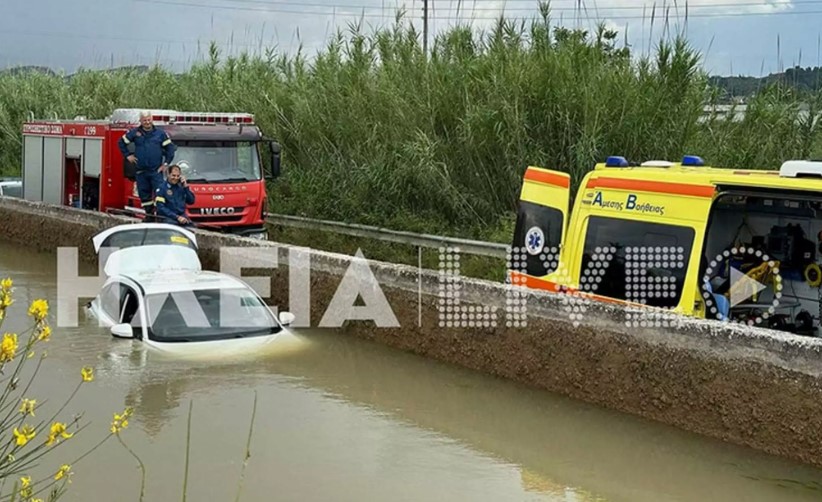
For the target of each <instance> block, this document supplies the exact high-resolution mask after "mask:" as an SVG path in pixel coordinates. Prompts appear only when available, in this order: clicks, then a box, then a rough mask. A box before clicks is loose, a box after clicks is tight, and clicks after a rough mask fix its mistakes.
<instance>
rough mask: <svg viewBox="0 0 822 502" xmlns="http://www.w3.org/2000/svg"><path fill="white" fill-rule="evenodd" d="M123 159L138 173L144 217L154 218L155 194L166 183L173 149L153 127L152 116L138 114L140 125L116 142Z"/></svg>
mask: <svg viewBox="0 0 822 502" xmlns="http://www.w3.org/2000/svg"><path fill="white" fill-rule="evenodd" d="M117 145H118V146H119V147H120V151H121V152H122V153H123V157H125V158H126V160H127V161H128V162H130V163H132V164H135V165H136V167H137V169H136V171H137V175H136V178H137V193H138V195H139V196H140V203H141V204H142V206H143V209H145V210H146V214H147V215H148V214H155V212H156V208H155V206H154V194H155V193H156V192H157V190H158V189H160V188H161V187H162V186H163V184H164V183H165V179H164V178H163V172H164V171H165V169H166V167H167V166H168V164H169V163H170V162H171V161H172V160H173V159H174V152H175V150H176V147H175V145H174V143H172V142H171V138H169V137H168V134H167V133H166V132H165V131H164V130H162V129H160V128H158V127H156V126H155V125H154V122H153V120H152V117H151V113H150V112H147V111H144V112H141V113H140V125H139V126H138V127H135V128H134V129H131V130H130V131H128V132H127V133H125V134H124V135H123V137H122V138H120V141H118V142H117Z"/></svg>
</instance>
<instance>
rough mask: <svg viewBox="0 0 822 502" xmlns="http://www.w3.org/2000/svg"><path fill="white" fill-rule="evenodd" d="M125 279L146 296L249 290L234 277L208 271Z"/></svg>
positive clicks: (169, 272) (158, 273)
mask: <svg viewBox="0 0 822 502" xmlns="http://www.w3.org/2000/svg"><path fill="white" fill-rule="evenodd" d="M125 277H127V278H129V279H131V280H133V281H134V282H136V283H137V284H138V285H139V286H140V287H141V288H143V292H144V294H146V295H153V294H162V293H175V292H178V291H200V290H204V289H237V288H241V289H249V287H248V286H247V285H246V284H245V283H244V282H243V281H241V280H239V279H237V278H236V277H233V276H230V275H228V274H223V273H221V272H213V271H210V270H156V271H151V272H138V273H135V274H125Z"/></svg>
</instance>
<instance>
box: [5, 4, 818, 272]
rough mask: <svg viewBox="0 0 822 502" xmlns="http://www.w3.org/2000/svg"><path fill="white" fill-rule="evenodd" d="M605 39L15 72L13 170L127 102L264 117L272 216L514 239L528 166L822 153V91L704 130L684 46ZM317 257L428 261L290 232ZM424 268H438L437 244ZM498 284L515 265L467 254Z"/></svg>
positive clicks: (535, 25) (399, 38)
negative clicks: (34, 141)
mask: <svg viewBox="0 0 822 502" xmlns="http://www.w3.org/2000/svg"><path fill="white" fill-rule="evenodd" d="M620 45H622V44H621V43H620V42H619V40H618V34H617V33H615V32H610V31H607V30H604V29H601V30H600V31H598V32H596V33H587V34H586V33H582V32H577V31H569V30H566V29H563V28H556V27H554V26H553V25H552V24H551V22H550V19H549V18H548V17H547V15H546V16H544V17H543V18H542V19H541V20H539V21H536V22H532V23H530V24H519V23H517V22H516V21H513V20H500V22H499V23H498V24H497V25H496V27H495V28H494V29H492V30H490V31H489V32H487V33H478V32H472V31H471V30H469V29H467V28H454V29H452V30H450V31H449V32H447V33H445V34H444V35H442V36H441V37H439V38H438V39H437V40H436V41H435V43H434V44H433V49H432V51H431V54H430V57H428V58H426V56H425V54H424V53H423V51H422V47H421V42H420V36H419V34H418V33H416V32H414V31H413V29H412V28H411V27H409V26H407V25H406V24H405V23H398V24H397V25H395V26H394V27H391V28H386V29H382V30H378V31H375V32H371V33H363V32H361V31H358V30H352V31H351V32H349V33H347V34H345V35H343V34H339V35H338V36H337V37H335V38H334V39H332V40H331V41H329V44H328V46H327V48H326V49H325V50H323V51H321V52H320V53H319V54H318V55H317V57H316V58H314V59H313V60H311V61H309V60H307V59H306V57H304V56H302V55H297V56H294V57H288V56H284V55H280V54H276V53H270V54H269V55H268V56H266V57H252V56H243V57H239V58H225V59H223V58H221V57H220V55H219V54H218V52H217V50H215V49H214V48H213V47H212V50H211V53H210V58H208V59H207V60H206V61H205V62H203V63H201V64H198V65H196V66H194V67H193V68H191V69H190V70H189V71H188V72H186V73H184V74H181V75H175V74H173V73H171V72H169V71H166V70H164V69H162V68H159V67H157V68H153V69H151V70H150V71H148V72H145V73H141V74H128V73H122V72H120V73H117V72H113V73H103V72H92V71H83V72H80V73H77V74H75V75H73V76H72V77H71V78H70V79H64V78H61V77H51V76H46V75H42V74H31V73H30V74H24V75H18V76H10V75H6V76H0V167H3V166H7V167H12V168H15V167H16V166H17V165H18V164H19V155H20V154H19V152H20V124H21V123H22V121H23V120H24V119H25V118H26V117H27V116H28V115H29V113H30V112H32V113H33V114H34V116H36V117H49V116H59V117H73V116H75V115H84V116H87V117H104V116H105V115H107V114H108V113H110V112H111V110H112V109H113V108H116V107H158V108H172V109H185V110H203V111H206V110H221V111H250V112H253V113H255V114H256V116H257V119H258V122H259V123H260V124H261V125H262V126H263V127H264V129H265V130H266V131H267V133H268V134H269V135H271V136H273V137H276V138H278V139H279V140H280V141H281V143H282V145H283V152H284V153H283V166H284V176H283V177H282V178H280V179H278V180H277V181H276V182H275V183H274V185H273V186H272V187H271V189H272V190H271V193H272V195H271V199H272V204H271V208H272V210H273V211H274V212H279V213H287V214H295V215H304V216H309V217H314V218H323V219H331V220H339V221H349V222H357V223H363V224H369V225H379V226H383V227H388V228H394V229H402V230H410V231H416V232H427V233H436V234H445V235H453V236H460V237H466V238H474V239H481V240H494V241H499V242H503V243H509V239H510V235H511V231H512V226H513V222H514V218H515V217H514V210H515V207H516V200H517V195H518V190H519V187H520V183H521V177H522V174H523V172H524V170H525V168H526V166H527V165H540V166H544V167H548V168H555V169H561V170H566V171H568V172H570V173H571V175H572V179H573V181H574V182H578V181H579V180H580V179H581V177H582V176H583V175H584V174H585V172H587V171H588V170H589V169H591V167H592V165H593V164H594V163H595V162H597V161H601V160H603V159H604V158H605V157H606V156H607V155H614V154H617V155H625V156H627V157H629V158H631V159H635V160H644V159H651V158H654V159H658V158H665V159H672V160H675V159H678V158H680V157H681V156H682V155H683V154H684V153H692V154H698V155H701V156H703V157H704V158H705V159H706V160H707V161H709V162H710V163H712V164H714V165H726V166H732V167H769V168H772V167H774V166H778V165H779V163H781V161H782V160H784V159H787V158H802V157H808V156H809V155H812V154H814V153H815V152H814V146H815V145H816V144H817V139H818V136H819V134H818V128H817V127H815V125H814V124H813V123H812V122H810V121H808V120H805V119H803V118H802V117H800V116H799V115H798V104H799V103H800V102H806V103H810V104H811V106H812V110H814V111H815V110H816V109H817V108H818V104H819V102H820V96H819V95H799V94H797V93H796V92H794V91H792V90H790V89H787V88H784V87H771V88H769V89H765V90H763V92H762V93H760V94H759V95H758V96H757V97H756V98H754V99H753V100H752V101H751V102H750V103H749V107H748V110H747V115H746V117H745V119H744V120H743V121H741V122H730V121H720V120H713V119H709V120H707V121H700V120H699V118H700V116H701V115H702V109H703V106H705V105H706V104H710V103H712V102H715V101H716V99H717V92H716V90H715V89H713V88H711V87H710V86H709V84H708V79H707V75H705V74H704V73H703V72H702V71H701V69H700V66H699V55H698V54H697V53H696V52H695V51H694V50H693V49H692V48H691V47H690V46H689V45H688V44H687V42H686V41H684V40H682V39H676V38H674V39H670V40H665V41H661V42H660V43H659V44H658V46H657V49H656V51H655V52H654V54H652V55H650V56H648V57H636V56H634V55H632V54H631V53H630V51H629V50H628V49H626V48H620ZM273 235H274V237H275V238H276V239H282V240H283V241H287V242H293V243H297V244H306V245H311V246H312V247H317V248H325V249H334V250H338V251H342V252H353V251H354V250H356V248H357V247H362V249H363V251H364V253H365V255H366V256H368V257H373V258H379V259H388V260H392V261H399V262H405V263H410V264H416V263H417V252H416V250H415V249H407V248H404V247H402V246H399V245H391V244H386V243H379V242H370V241H364V240H362V239H352V238H343V237H340V236H332V235H327V236H322V235H317V234H316V233H309V232H305V231H297V230H291V229H275V231H274V234H273ZM424 263H425V264H426V266H429V267H436V266H437V253H436V250H434V251H429V252H426V253H424ZM463 266H464V269H463V273H467V274H469V275H484V276H487V277H497V278H498V277H499V276H500V275H499V274H501V271H502V267H501V264H498V263H490V262H489V260H486V259H468V258H465V259H464V260H463Z"/></svg>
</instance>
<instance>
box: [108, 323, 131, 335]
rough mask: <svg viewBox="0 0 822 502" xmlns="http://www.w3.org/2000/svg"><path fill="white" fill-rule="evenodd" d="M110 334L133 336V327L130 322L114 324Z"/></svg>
mask: <svg viewBox="0 0 822 502" xmlns="http://www.w3.org/2000/svg"><path fill="white" fill-rule="evenodd" d="M111 335H112V336H115V337H117V338H134V329H133V328H132V327H131V324H125V323H123V324H115V325H114V326H112V327H111Z"/></svg>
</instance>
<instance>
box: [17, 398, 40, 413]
mask: <svg viewBox="0 0 822 502" xmlns="http://www.w3.org/2000/svg"><path fill="white" fill-rule="evenodd" d="M35 404H37V400H36V399H25V398H24V399H23V404H21V405H20V413H22V414H23V415H25V414H26V413H28V414H29V415H31V416H34V405H35Z"/></svg>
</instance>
